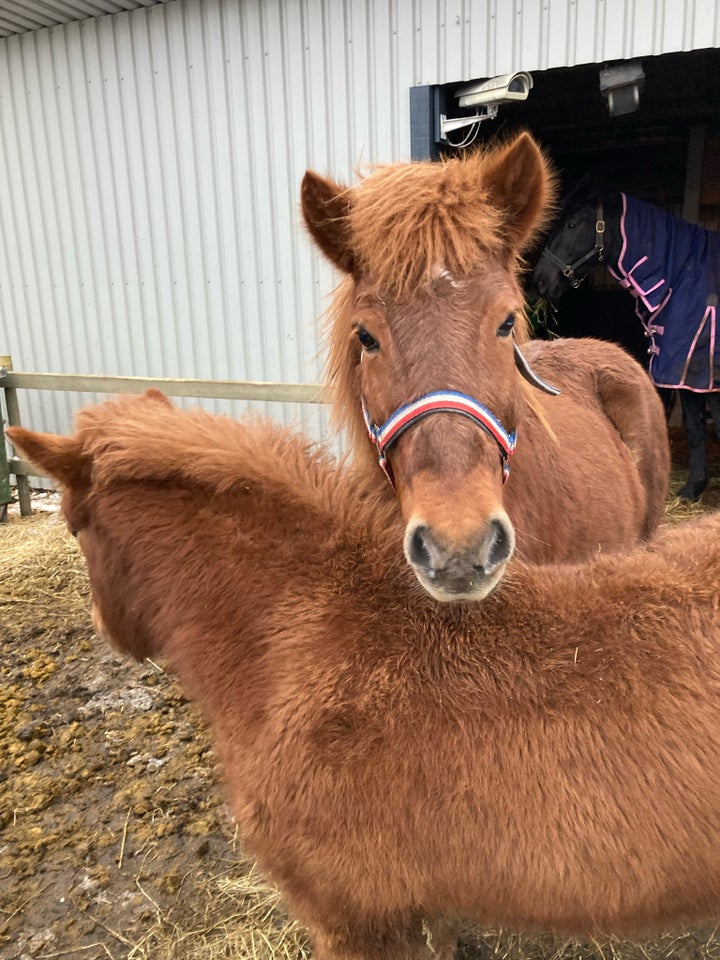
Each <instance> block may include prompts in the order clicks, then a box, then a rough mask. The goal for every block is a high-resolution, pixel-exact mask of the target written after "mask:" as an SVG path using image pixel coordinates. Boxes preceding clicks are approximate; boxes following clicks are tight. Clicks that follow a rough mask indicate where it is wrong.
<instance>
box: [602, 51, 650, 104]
mask: <svg viewBox="0 0 720 960" xmlns="http://www.w3.org/2000/svg"><path fill="white" fill-rule="evenodd" d="M644 89H645V74H644V72H643V68H642V64H641V63H639V62H637V61H635V62H629V63H620V64H617V65H616V66H613V67H603V69H602V70H601V71H600V93H601V94H602V95H603V97H605V99H606V100H607V104H608V111H609V113H610V116H611V117H619V116H622V115H623V114H624V113H634V112H635V111H636V110H638V109H639V108H640V93H641V92H642V91H643V90H644Z"/></svg>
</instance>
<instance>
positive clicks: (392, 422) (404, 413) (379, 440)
mask: <svg viewBox="0 0 720 960" xmlns="http://www.w3.org/2000/svg"><path fill="white" fill-rule="evenodd" d="M362 411H363V417H364V418H365V425H366V426H367V429H368V434H369V436H370V440H371V441H372V443H374V444H375V446H376V447H377V452H378V463H379V464H380V467H381V468H382V471H383V473H384V474H385V476H386V477H387V478H388V480H389V481H390V483H391V485H392V486H393V487H394V486H395V478H394V476H393V472H392V467H391V466H390V463H389V462H388V459H387V456H386V451H387V450H388V448H389V447H390V446H391V445H392V444H393V443H395V441H396V440H397V439H398V437H399V436H400V435H401V434H403V433H404V432H405V431H406V430H407V429H408V428H409V427H411V426H413V424H415V423H417V422H418V421H419V420H422V419H423V418H424V417H428V416H430V414H431V413H459V414H460V415H461V416H463V417H467V418H468V419H470V420H472V421H473V423H476V424H477V425H478V426H479V427H480V428H481V429H483V430H484V431H485V432H486V433H488V434H489V435H490V436H491V437H492V438H493V440H494V441H495V442H496V443H497V445H498V447H499V449H500V462H501V465H502V472H503V483H505V481H506V480H507V478H508V476H509V474H510V457H511V456H512V454H513V451H514V450H515V441H516V434H515V432H513V433H508V432H507V430H506V429H505V428H504V427H503V425H502V424H501V423H500V421H499V420H498V419H497V417H495V416H494V415H493V414H492V413H491V412H490V411H489V410H488V409H487V407H484V406H483V405H482V404H481V403H478V401H477V400H473V398H472V397H468V396H467V395H466V394H464V393H458V392H457V391H455V390H435V391H434V392H433V393H427V394H425V396H423V397H420V398H419V400H414V401H413V402H412V403H406V404H404V406H402V407H398V409H397V410H396V411H395V413H393V414H392V416H390V417H388V419H387V420H386V421H385V423H383V424H382V426H378V425H377V424H375V423H373V422H372V420H371V419H370V415H369V414H368V411H367V407H366V406H365V401H364V400H363V401H362Z"/></svg>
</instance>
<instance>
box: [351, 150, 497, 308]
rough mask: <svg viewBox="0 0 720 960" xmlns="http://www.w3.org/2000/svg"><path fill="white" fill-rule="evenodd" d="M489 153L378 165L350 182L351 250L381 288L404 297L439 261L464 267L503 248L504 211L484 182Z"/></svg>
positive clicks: (462, 271)
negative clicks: (444, 159)
mask: <svg viewBox="0 0 720 960" xmlns="http://www.w3.org/2000/svg"><path fill="white" fill-rule="evenodd" d="M484 155H485V154H484V153H483V152H476V153H473V154H471V155H469V156H465V157H462V158H453V159H452V161H444V162H441V163H439V164H438V163H434V162H432V161H427V162H422V163H401V164H394V165H391V166H385V167H379V168H377V169H375V170H374V171H373V172H372V173H371V174H370V175H368V176H366V177H365V178H364V179H363V180H361V181H360V182H359V183H358V184H357V186H356V187H355V188H354V189H353V200H354V202H353V204H352V208H351V211H350V214H349V219H350V234H351V237H352V244H353V250H354V252H355V255H356V257H357V259H358V262H359V264H360V267H361V269H362V271H363V272H364V273H366V275H367V276H369V277H372V279H373V282H374V283H377V285H378V287H379V289H381V290H386V291H388V292H390V293H392V294H393V295H394V296H396V297H397V298H398V299H403V298H405V297H407V296H408V295H409V294H410V292H411V291H412V290H414V289H415V288H417V286H418V285H420V284H423V283H427V282H428V281H429V280H430V279H431V278H432V275H433V271H434V270H437V269H438V267H439V266H441V267H444V268H445V269H447V270H449V271H450V272H451V273H455V274H458V275H467V274H469V273H471V272H472V271H473V269H474V268H476V267H477V266H479V264H480V263H481V262H482V261H483V260H484V259H486V258H487V257H488V256H490V257H499V256H501V255H502V253H503V252H504V250H505V249H506V245H507V238H506V237H505V236H504V234H503V220H504V216H503V212H502V211H501V210H499V209H498V208H497V207H496V206H494V205H493V202H492V199H491V197H490V195H489V192H488V190H487V188H486V186H485V185H484V183H483V175H482V174H483V160H484Z"/></svg>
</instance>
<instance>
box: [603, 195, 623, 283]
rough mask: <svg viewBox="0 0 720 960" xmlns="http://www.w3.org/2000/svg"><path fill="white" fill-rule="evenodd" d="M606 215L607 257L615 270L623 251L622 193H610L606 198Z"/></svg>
mask: <svg viewBox="0 0 720 960" xmlns="http://www.w3.org/2000/svg"><path fill="white" fill-rule="evenodd" d="M604 208H605V209H604V216H605V259H606V261H607V263H608V264H609V265H610V266H611V267H612V268H613V269H614V270H615V269H617V267H618V261H619V259H620V253H621V251H622V231H621V229H620V218H621V216H622V195H621V194H620V193H608V194H607V195H606V197H605V200H604Z"/></svg>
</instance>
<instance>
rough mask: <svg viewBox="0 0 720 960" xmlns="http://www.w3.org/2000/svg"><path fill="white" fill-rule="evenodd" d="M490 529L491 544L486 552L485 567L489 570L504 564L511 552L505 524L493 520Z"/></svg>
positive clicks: (510, 542) (510, 541)
mask: <svg viewBox="0 0 720 960" xmlns="http://www.w3.org/2000/svg"><path fill="white" fill-rule="evenodd" d="M490 526H491V529H492V537H493V540H492V543H491V545H490V550H489V551H488V558H487V564H486V565H487V566H488V567H489V568H490V569H493V568H494V567H497V566H498V565H499V564H501V563H504V562H505V561H506V560H507V559H508V557H509V556H510V554H511V552H512V540H511V538H510V536H509V534H508V530H507V528H506V527H505V524H503V523H501V522H500V520H493V521H492V523H491V524H490Z"/></svg>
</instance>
